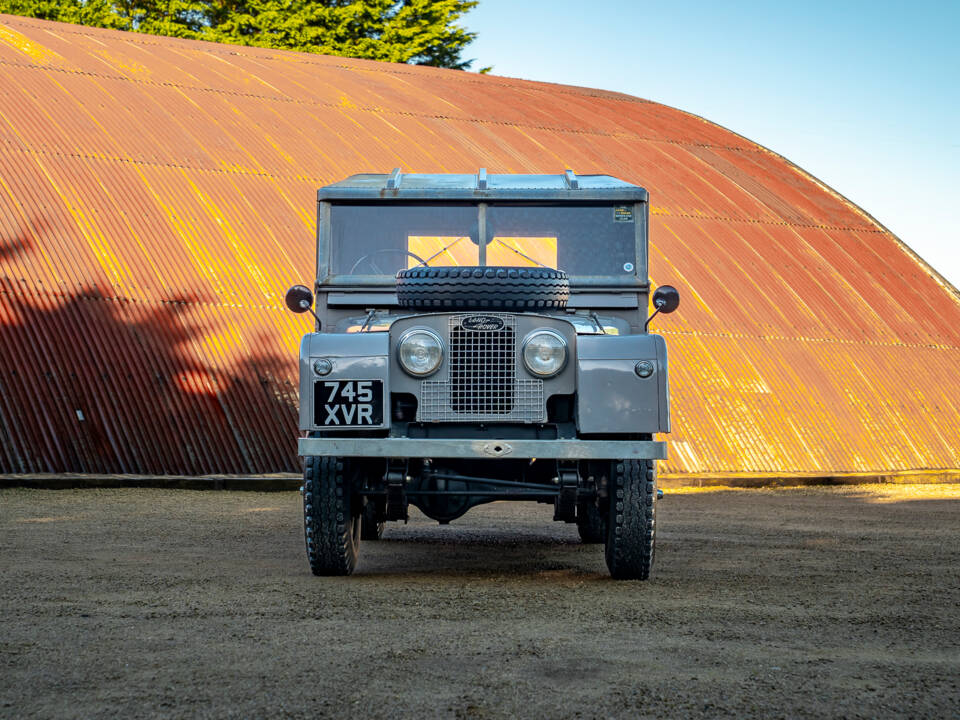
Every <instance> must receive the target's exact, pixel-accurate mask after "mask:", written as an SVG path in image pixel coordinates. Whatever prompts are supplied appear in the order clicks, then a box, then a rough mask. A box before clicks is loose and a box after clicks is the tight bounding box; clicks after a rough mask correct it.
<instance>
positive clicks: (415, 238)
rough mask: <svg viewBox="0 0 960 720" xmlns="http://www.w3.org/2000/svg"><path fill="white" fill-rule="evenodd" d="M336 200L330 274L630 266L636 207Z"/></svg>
mask: <svg viewBox="0 0 960 720" xmlns="http://www.w3.org/2000/svg"><path fill="white" fill-rule="evenodd" d="M480 217H481V212H480V209H479V208H478V206H477V205H454V204H443V205H419V204H418V205H413V204H405V205H382V204H381V205H364V204H356V205H333V206H332V207H331V209H330V227H331V230H332V237H331V268H332V271H333V273H334V274H335V275H391V276H392V275H395V274H396V273H397V271H398V270H402V269H405V268H412V267H418V266H429V267H441V266H442V267H450V266H463V265H471V266H473V265H487V266H495V267H505V266H511V267H537V266H541V267H550V268H556V269H559V270H564V271H565V272H567V274H569V275H571V276H610V275H618V276H624V275H631V274H633V273H634V272H635V268H634V263H635V259H636V221H635V218H634V207H633V205H543V204H538V205H530V204H517V203H514V204H509V205H507V204H501V205H492V204H491V205H488V206H486V207H485V215H484V219H485V222H484V223H483V226H484V227H485V233H484V238H483V246H481V239H480V228H481V222H480Z"/></svg>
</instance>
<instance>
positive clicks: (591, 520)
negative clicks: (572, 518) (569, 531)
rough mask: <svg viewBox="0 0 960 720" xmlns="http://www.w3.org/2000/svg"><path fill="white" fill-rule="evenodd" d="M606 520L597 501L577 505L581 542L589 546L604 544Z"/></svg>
mask: <svg viewBox="0 0 960 720" xmlns="http://www.w3.org/2000/svg"><path fill="white" fill-rule="evenodd" d="M606 530H607V527H606V518H605V517H604V515H603V513H602V512H601V511H600V508H599V507H597V503H596V502H595V501H592V500H591V501H587V500H584V501H582V502H578V503H577V532H578V533H580V541H581V542H584V543H587V544H594V543H602V542H603V541H604V539H605V538H606Z"/></svg>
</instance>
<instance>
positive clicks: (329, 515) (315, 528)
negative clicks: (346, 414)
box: [303, 457, 361, 575]
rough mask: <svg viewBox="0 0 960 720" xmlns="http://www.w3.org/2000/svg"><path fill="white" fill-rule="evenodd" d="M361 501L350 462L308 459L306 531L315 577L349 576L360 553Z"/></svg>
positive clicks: (335, 459) (306, 474)
mask: <svg viewBox="0 0 960 720" xmlns="http://www.w3.org/2000/svg"><path fill="white" fill-rule="evenodd" d="M358 500H359V498H354V497H353V488H352V482H351V477H350V466H349V461H347V460H345V459H344V458H339V457H308V458H307V459H306V465H305V467H304V470H303V530H304V537H305V539H306V544H307V559H308V560H309V561H310V570H311V571H312V572H313V574H314V575H349V574H350V573H352V572H353V571H354V569H355V568H356V566H357V556H358V554H359V551H360V526H361V520H360V510H361V505H360V503H359V502H358Z"/></svg>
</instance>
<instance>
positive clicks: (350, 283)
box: [316, 199, 649, 291]
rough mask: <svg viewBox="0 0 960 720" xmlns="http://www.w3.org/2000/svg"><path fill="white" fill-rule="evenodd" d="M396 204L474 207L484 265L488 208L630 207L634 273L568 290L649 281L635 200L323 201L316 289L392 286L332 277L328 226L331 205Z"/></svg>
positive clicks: (378, 278)
mask: <svg viewBox="0 0 960 720" xmlns="http://www.w3.org/2000/svg"><path fill="white" fill-rule="evenodd" d="M397 205H407V206H410V205H414V206H427V207H430V206H436V207H450V206H457V207H464V206H467V207H470V206H472V207H474V208H476V211H477V224H476V227H477V228H478V240H480V242H479V245H478V249H479V259H478V261H479V263H481V264H482V263H483V262H485V260H486V249H487V245H488V244H489V242H490V241H492V240H493V238H492V237H487V235H488V230H487V227H486V225H487V223H486V213H487V211H488V208H490V207H491V206H497V207H508V206H514V207H516V206H528V207H548V206H556V207H574V206H587V207H604V208H607V207H609V208H611V212H613V210H612V209H613V207H615V206H632V208H633V218H634V220H633V226H634V255H635V261H634V264H635V269H634V272H632V273H630V274H626V273H624V274H623V275H619V276H614V275H572V276H571V277H570V284H571V289H572V290H576V288H578V287H582V288H591V289H592V290H598V291H602V290H603V289H605V288H608V289H610V290H622V289H625V288H629V289H631V290H635V289H639V290H643V289H645V288H648V287H649V278H648V276H647V272H648V270H647V268H648V249H647V234H648V228H649V205H648V203H647V202H643V201H636V202H632V203H628V202H623V201H620V202H618V201H616V200H610V201H609V202H607V201H602V200H596V199H593V200H589V201H582V202H571V201H562V202H558V201H551V200H535V199H531V200H522V201H511V200H498V201H493V202H491V201H488V200H484V201H474V202H471V201H440V202H435V201H430V200H424V199H418V200H412V201H411V200H406V201H405V200H388V201H381V202H377V201H372V200H368V199H363V200H333V201H330V200H322V201H319V202H318V211H317V237H316V241H317V267H316V269H317V274H316V278H317V286H318V287H320V286H334V287H368V288H388V287H389V288H392V287H393V285H394V279H393V277H392V276H390V275H347V274H335V273H334V272H333V267H334V263H333V254H334V253H335V252H336V250H335V248H334V243H333V230H332V225H331V214H332V213H331V211H332V207H333V206H367V207H389V206H397Z"/></svg>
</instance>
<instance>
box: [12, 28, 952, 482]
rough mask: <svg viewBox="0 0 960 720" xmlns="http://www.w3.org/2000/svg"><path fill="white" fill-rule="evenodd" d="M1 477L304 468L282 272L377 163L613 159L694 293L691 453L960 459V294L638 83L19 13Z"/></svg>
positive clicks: (612, 167)
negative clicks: (102, 26) (164, 34)
mask: <svg viewBox="0 0 960 720" xmlns="http://www.w3.org/2000/svg"><path fill="white" fill-rule="evenodd" d="M0 78H2V81H0V473H28V472H65V471H72V472H89V473H142V474H155V473H160V474H168V473H171V474H203V473H264V472H276V471H296V470H298V469H299V461H298V459H297V456H296V437H297V427H296V410H295V408H296V403H297V397H296V382H295V373H296V363H295V358H296V351H297V345H298V341H299V338H300V335H301V334H302V333H303V332H305V331H307V330H308V329H309V328H310V319H309V316H295V315H292V314H290V313H289V312H287V311H286V310H285V309H284V308H283V301H282V299H283V293H284V291H285V290H286V288H287V287H288V286H289V285H291V284H292V283H294V282H298V281H303V280H307V281H308V282H309V279H310V278H311V277H312V273H313V261H314V258H313V253H314V245H313V242H314V212H315V197H316V196H315V192H316V189H317V187H319V186H321V185H324V184H327V183H330V182H334V181H336V180H339V179H342V178H343V177H345V176H347V175H350V174H352V173H355V172H388V171H389V170H390V169H391V168H393V167H396V166H400V167H402V168H404V170H406V171H409V172H476V170H477V168H478V167H486V168H488V170H489V171H490V172H491V173H494V172H498V173H499V172H525V173H557V172H561V171H563V169H565V168H568V167H569V168H573V169H574V170H575V171H576V172H577V173H581V174H588V173H609V174H611V175H615V176H617V177H620V178H622V179H624V180H627V181H630V182H633V183H637V184H639V185H643V186H644V187H646V188H648V189H649V191H650V194H651V205H652V218H651V221H652V222H651V238H652V246H651V258H650V261H651V268H652V271H651V273H652V276H653V279H654V281H655V282H657V283H671V284H674V285H676V286H677V287H678V289H679V290H680V292H681V295H682V297H683V304H682V306H681V308H680V311H679V312H677V313H675V314H673V315H670V316H668V317H664V318H662V319H659V320H658V321H657V324H656V327H657V330H658V331H659V332H661V333H663V334H664V335H665V336H666V337H667V342H668V345H669V348H670V352H671V364H672V373H671V387H672V391H673V409H674V429H675V431H674V433H673V434H672V435H671V436H670V437H669V438H668V439H669V440H670V441H671V445H670V454H671V457H670V460H669V461H668V462H667V463H666V465H665V467H664V468H663V469H664V470H665V471H666V472H667V473H670V474H672V475H674V476H679V475H708V476H725V475H740V476H751V475H756V476H787V475H822V476H836V475H843V474H851V473H864V474H884V475H886V474H895V473H905V472H911V471H924V470H926V471H929V470H954V471H955V470H956V469H957V468H960V372H958V367H960V299H958V295H957V293H956V290H954V289H953V288H951V287H950V286H949V285H948V284H947V283H946V282H945V281H944V280H942V279H941V278H940V277H939V276H937V275H936V273H935V272H933V271H932V270H931V269H930V268H929V267H928V266H926V265H925V264H924V263H923V262H922V261H921V260H919V259H918V258H917V257H916V256H915V255H914V254H913V253H912V252H910V250H909V249H907V248H906V247H905V246H904V245H903V244H902V243H901V242H899V241H898V240H897V238H895V237H894V236H893V235H892V234H891V233H890V232H888V231H887V230H886V229H884V228H883V227H881V226H880V225H878V224H877V223H876V222H875V221H874V220H872V219H871V218H870V217H869V216H868V215H867V214H866V213H864V212H863V211H862V210H860V209H859V208H857V207H855V206H854V205H852V204H851V203H850V202H848V201H847V200H845V199H844V198H843V197H841V196H840V195H838V194H837V193H836V192H834V191H832V190H831V189H830V188H828V187H825V186H824V185H823V184H821V183H820V182H818V181H817V180H816V179H814V178H812V177H811V176H809V175H808V174H806V173H805V172H803V171H802V170H800V169H799V168H797V167H795V166H794V165H792V164H791V163H790V162H788V161H787V160H785V159H784V158H782V157H780V156H778V155H776V154H774V153H773V152H770V151H769V150H767V149H765V148H762V147H759V146H757V145H756V144H754V143H752V142H750V141H749V140H746V139H745V138H743V137H740V136H739V135H737V134H735V133H733V132H730V131H728V130H725V129H723V128H721V127H718V126H716V125H713V124H711V123H710V122H708V121H706V120H703V119H701V118H699V117H695V116H692V115H689V114H686V113H683V112H681V111H679V110H674V109H672V108H668V107H664V106H662V105H658V104H656V103H652V102H647V101H644V100H640V99H637V98H634V97H629V96H625V95H619V94H616V93H610V92H601V91H595V90H589V89H583V88H574V87H565V86H559V85H549V84H543V83H535V82H526V81H521V80H513V79H506V78H497V77H489V76H480V75H475V74H468V73H463V72H457V71H446V70H438V69H434V68H425V67H411V66H406V65H387V64H381V63H374V62H368V61H359V60H347V59H343V58H335V57H324V56H315V55H305V54H298V53H292V52H281V51H274V50H265V49H255V48H242V47H236V46H226V45H214V44H206V43H199V42H191V41H182V40H176V39H171V38H158V37H152V36H147V35H138V34H132V33H121V32H115V31H108V30H99V29H94V28H86V27H78V26H72V25H63V24H57V23H49V22H42V21H38V20H32V19H27V18H19V17H11V16H0Z"/></svg>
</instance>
